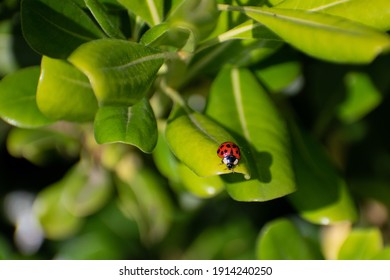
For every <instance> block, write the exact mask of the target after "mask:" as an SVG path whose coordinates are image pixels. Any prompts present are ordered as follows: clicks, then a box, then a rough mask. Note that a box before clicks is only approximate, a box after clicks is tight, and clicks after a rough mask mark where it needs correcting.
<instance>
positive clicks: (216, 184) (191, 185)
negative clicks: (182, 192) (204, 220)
mask: <svg viewBox="0 0 390 280" xmlns="http://www.w3.org/2000/svg"><path fill="white" fill-rule="evenodd" d="M177 172H178V173H179V176H180V178H181V180H182V183H183V185H184V187H185V188H186V189H187V190H188V191H189V192H190V193H192V194H193V195H195V196H197V197H200V198H210V197H214V196H216V195H217V194H219V193H220V192H221V191H222V190H224V189H225V184H224V182H223V180H222V179H221V177H220V176H212V177H199V176H198V175H196V174H195V173H194V172H192V170H191V169H189V168H188V167H187V166H186V165H184V164H179V165H178V170H177Z"/></svg>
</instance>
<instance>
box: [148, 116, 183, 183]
mask: <svg viewBox="0 0 390 280" xmlns="http://www.w3.org/2000/svg"><path fill="white" fill-rule="evenodd" d="M165 127H166V123H165V122H164V123H163V122H159V123H158V132H159V133H158V140H157V145H156V148H155V149H154V150H153V160H154V163H155V164H156V167H157V169H158V171H160V173H161V174H162V175H163V176H165V177H167V178H168V179H169V180H170V181H173V182H178V181H179V180H180V176H179V174H178V172H177V169H178V165H179V161H178V160H177V158H176V157H175V156H174V154H173V153H172V152H171V150H170V148H169V146H168V143H167V140H166V138H165V134H164V131H165Z"/></svg>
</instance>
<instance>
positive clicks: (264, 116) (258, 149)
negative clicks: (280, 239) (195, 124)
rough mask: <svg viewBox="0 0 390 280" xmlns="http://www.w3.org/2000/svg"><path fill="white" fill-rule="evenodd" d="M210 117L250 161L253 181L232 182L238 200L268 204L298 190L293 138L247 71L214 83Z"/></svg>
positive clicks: (226, 73)
mask: <svg viewBox="0 0 390 280" xmlns="http://www.w3.org/2000/svg"><path fill="white" fill-rule="evenodd" d="M206 114H207V115H208V116H210V117H211V118H212V119H214V120H215V121H217V122H218V123H220V124H221V125H223V126H224V127H225V128H226V129H228V130H229V131H230V132H231V133H232V134H233V135H234V136H237V140H238V142H237V144H238V145H239V146H240V147H241V150H242V153H243V154H244V155H245V156H246V158H247V160H248V161H247V165H248V166H249V168H250V174H251V180H248V181H242V180H235V179H234V178H231V177H226V179H227V181H228V182H227V191H228V192H229V194H230V195H231V196H232V197H233V198H234V199H236V200H241V201H265V200H270V199H274V198H277V197H281V196H284V195H287V194H289V193H291V192H294V191H295V180H294V173H293V170H292V163H291V152H290V139H289V135H288V132H287V128H286V125H285V122H284V120H283V119H282V118H281V116H280V115H279V113H278V111H277V110H276V108H275V105H274V104H273V103H272V101H271V100H270V98H269V96H268V95H267V93H266V92H265V91H264V89H263V88H262V87H261V86H260V84H259V83H258V82H257V80H256V79H255V77H254V76H253V75H252V74H251V73H250V72H249V70H246V69H236V68H233V69H224V70H222V71H221V72H220V74H219V75H218V77H217V78H216V80H215V81H214V83H213V85H212V89H211V93H210V95H209V100H208V103H207V109H206Z"/></svg>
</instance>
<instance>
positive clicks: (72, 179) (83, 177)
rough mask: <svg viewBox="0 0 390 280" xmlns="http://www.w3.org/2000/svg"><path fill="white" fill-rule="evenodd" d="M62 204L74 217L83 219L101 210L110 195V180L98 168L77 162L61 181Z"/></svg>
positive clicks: (102, 170) (103, 171)
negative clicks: (62, 189)
mask: <svg viewBox="0 0 390 280" xmlns="http://www.w3.org/2000/svg"><path fill="white" fill-rule="evenodd" d="M61 183H62V184H63V188H64V191H63V194H62V202H63V204H64V206H65V207H66V208H67V209H68V211H69V212H70V213H71V214H73V215H74V216H76V217H85V216H88V215H91V214H93V213H95V212H96V211H98V210H99V209H101V208H102V207H103V206H104V205H105V204H106V202H107V201H108V199H109V198H110V194H111V191H112V190H111V180H110V177H109V176H108V174H107V172H106V171H105V170H104V169H103V168H102V167H100V166H93V164H91V163H87V162H86V161H81V162H79V163H78V164H77V165H76V166H74V167H73V168H72V169H71V170H70V171H68V173H67V174H66V175H65V177H64V178H63V179H62V180H61Z"/></svg>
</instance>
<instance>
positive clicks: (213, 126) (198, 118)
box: [165, 109, 249, 177]
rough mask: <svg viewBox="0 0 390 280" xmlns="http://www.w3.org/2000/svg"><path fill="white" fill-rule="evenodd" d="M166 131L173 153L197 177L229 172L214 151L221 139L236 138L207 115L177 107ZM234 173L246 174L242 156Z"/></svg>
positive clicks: (245, 164)
mask: <svg viewBox="0 0 390 280" xmlns="http://www.w3.org/2000/svg"><path fill="white" fill-rule="evenodd" d="M165 133H166V139H167V141H168V144H169V146H170V147H171V150H172V152H173V153H174V154H175V156H176V157H177V158H178V159H179V160H180V161H182V162H183V163H184V164H185V165H187V166H188V167H189V168H190V169H191V170H192V171H193V172H194V173H195V174H197V175H198V176H201V177H208V176H213V175H217V174H224V173H231V171H230V170H228V169H227V168H226V166H224V165H222V164H221V158H219V157H218V156H217V150H218V147H219V145H220V144H222V143H223V142H226V141H233V142H235V140H234V138H233V137H232V136H231V134H229V133H228V132H227V131H226V130H225V129H224V128H223V127H221V126H220V125H218V124H217V123H215V122H214V121H212V120H211V119H210V118H208V117H207V116H204V115H201V114H199V113H197V112H190V113H187V112H183V111H181V109H179V110H177V112H176V113H175V115H174V116H172V117H171V119H170V120H169V121H168V124H167V127H166V131H165ZM234 172H235V173H243V174H245V175H249V173H248V169H247V162H246V160H245V155H243V158H242V159H241V161H240V163H239V165H238V166H237V167H236V168H235V169H234ZM235 175H237V174H235ZM240 177H241V176H240Z"/></svg>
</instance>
